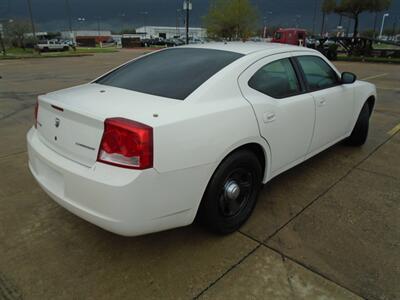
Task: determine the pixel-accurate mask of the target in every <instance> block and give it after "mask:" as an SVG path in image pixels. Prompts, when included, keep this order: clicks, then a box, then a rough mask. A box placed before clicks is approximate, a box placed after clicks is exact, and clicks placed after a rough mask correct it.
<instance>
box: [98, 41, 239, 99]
mask: <svg viewBox="0 0 400 300" xmlns="http://www.w3.org/2000/svg"><path fill="white" fill-rule="evenodd" d="M242 56H243V55H242V54H239V53H235V52H230V51H221V50H212V49H196V48H181V49H168V50H164V51H159V52H156V53H154V54H151V55H148V56H145V57H142V58H139V59H137V60H135V61H133V62H131V63H128V64H126V65H124V66H122V67H121V68H118V69H117V70H115V71H113V72H111V73H109V74H107V75H105V76H103V77H102V78H100V79H98V80H97V81H96V83H99V84H104V85H110V86H114V87H119V88H123V89H128V90H132V91H136V92H141V93H146V94H151V95H156V96H161V97H167V98H173V99H179V100H184V99H185V98H186V97H187V96H189V95H190V94H191V93H192V92H193V91H194V90H196V89H197V88H198V87H199V86H200V85H201V84H203V83H204V82H205V81H206V80H208V79H209V78H210V77H211V76H213V75H214V74H215V73H217V72H218V71H220V70H221V69H222V68H224V67H226V66H227V65H229V64H230V63H232V62H233V61H235V60H236V59H238V58H240V57H242Z"/></svg>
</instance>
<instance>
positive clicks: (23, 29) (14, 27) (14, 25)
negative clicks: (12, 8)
mask: <svg viewBox="0 0 400 300" xmlns="http://www.w3.org/2000/svg"><path fill="white" fill-rule="evenodd" d="M5 32H6V35H7V38H8V39H9V40H10V41H11V43H12V44H14V45H15V46H17V47H20V48H24V49H25V43H24V41H25V38H26V34H27V33H29V32H31V25H30V23H29V21H27V20H14V21H13V22H10V23H7V25H6V28H5Z"/></svg>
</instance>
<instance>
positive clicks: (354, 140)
mask: <svg viewBox="0 0 400 300" xmlns="http://www.w3.org/2000/svg"><path fill="white" fill-rule="evenodd" d="M369 117H370V111H369V105H368V103H364V106H363V107H362V109H361V112H360V114H359V116H358V119H357V122H356V125H355V126H354V128H353V131H352V132H351V135H350V136H349V137H348V138H347V139H346V140H345V142H346V144H347V145H349V146H361V145H364V144H365V141H366V140H367V137H368V130H369Z"/></svg>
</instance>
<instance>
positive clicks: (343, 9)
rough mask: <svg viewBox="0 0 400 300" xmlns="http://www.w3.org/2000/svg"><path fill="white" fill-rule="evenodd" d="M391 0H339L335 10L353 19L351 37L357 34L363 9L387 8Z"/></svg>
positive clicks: (372, 10) (371, 10)
mask: <svg viewBox="0 0 400 300" xmlns="http://www.w3.org/2000/svg"><path fill="white" fill-rule="evenodd" d="M390 4H391V0H341V1H340V3H339V5H337V6H336V9H335V12H337V13H338V14H341V15H343V16H347V17H349V18H352V19H354V31H353V37H357V35H358V21H359V16H360V14H361V13H363V12H365V11H370V12H376V11H382V10H384V9H386V8H388V7H389V6H390Z"/></svg>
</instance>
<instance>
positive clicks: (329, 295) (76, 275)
mask: <svg viewBox="0 0 400 300" xmlns="http://www.w3.org/2000/svg"><path fill="white" fill-rule="evenodd" d="M138 54H140V51H133V50H131V51H120V52H118V53H110V54H97V55H95V56H91V57H72V58H58V59H51V58H48V59H26V60H0V76H1V77H2V79H0V145H1V147H0V178H1V180H0V299H8V300H10V299H21V298H24V299H159V298H163V299H164V298H165V299H190V298H204V299H359V298H366V299H400V279H399V278H400V157H399V156H400V131H399V130H400V125H399V123H400V65H384V64H362V63H348V62H346V63H345V62H339V63H337V66H338V68H339V69H340V70H342V71H352V72H354V73H356V74H357V75H358V77H359V78H366V80H368V81H371V82H373V83H375V84H376V85H377V87H378V93H379V99H378V101H377V103H376V109H375V112H374V114H373V116H372V119H371V130H370V136H369V139H368V141H367V143H366V145H365V146H363V147H361V148H351V147H347V146H344V145H341V144H339V145H336V146H334V147H332V148H330V149H328V150H327V151H324V152H323V153H321V154H319V155H318V156H316V157H314V158H312V159H311V160H309V161H307V162H305V163H303V164H301V165H299V166H297V167H295V168H294V169H292V170H290V171H288V172H286V173H284V174H282V175H280V176H279V177H277V178H275V179H274V180H272V182H270V183H268V184H267V185H266V186H264V188H263V190H262V193H261V195H260V197H259V202H258V204H257V207H256V210H255V212H254V214H253V216H252V217H251V219H250V220H249V221H248V222H247V223H246V224H245V226H244V227H243V228H242V229H241V230H240V232H237V233H234V234H232V235H229V236H225V237H220V236H215V235H212V234H209V233H208V232H206V231H204V230H203V229H202V228H201V227H199V226H197V225H193V226H189V227H186V228H179V229H175V230H170V231H167V232H161V233H157V234H152V235H148V236H143V237H137V238H126V237H120V236H117V235H114V234H111V233H108V232H106V231H104V230H102V229H100V228H97V227H96V226H94V225H91V224H89V223H87V222H85V221H83V220H81V219H80V218H78V217H76V216H74V215H72V214H71V213H69V212H68V211H66V210H65V209H63V208H61V207H59V206H58V205H57V204H56V203H55V202H53V201H52V200H51V199H50V198H49V197H48V196H47V195H46V194H45V193H44V192H43V191H42V190H41V189H40V188H39V187H38V185H37V184H36V183H35V181H34V180H33V178H32V176H31V175H30V173H29V171H28V168H27V153H26V141H25V134H26V132H27V131H28V129H29V128H30V127H31V126H32V119H33V105H34V102H35V99H36V96H37V95H38V94H41V93H45V92H49V91H53V90H56V89H60V88H64V87H69V86H73V85H76V84H79V83H83V82H87V81H89V80H91V79H93V78H95V77H96V76H98V75H100V74H102V73H103V72H104V71H106V70H108V69H110V68H111V67H113V66H116V65H118V64H120V63H122V62H124V61H126V60H128V59H129V58H132V57H134V56H136V55H138Z"/></svg>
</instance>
